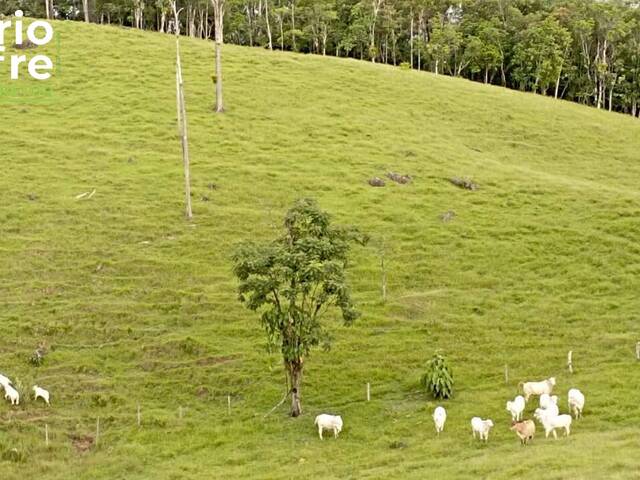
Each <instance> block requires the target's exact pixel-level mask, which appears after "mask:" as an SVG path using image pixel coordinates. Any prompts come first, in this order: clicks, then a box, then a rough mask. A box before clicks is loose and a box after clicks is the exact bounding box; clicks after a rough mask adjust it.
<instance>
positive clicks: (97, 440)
mask: <svg viewBox="0 0 640 480" xmlns="http://www.w3.org/2000/svg"><path fill="white" fill-rule="evenodd" d="M99 442H100V417H98V419H97V420H96V447H97V446H98V443H99Z"/></svg>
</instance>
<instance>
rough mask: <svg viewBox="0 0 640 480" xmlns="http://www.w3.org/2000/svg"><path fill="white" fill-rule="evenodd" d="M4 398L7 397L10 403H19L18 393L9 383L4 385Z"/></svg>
mask: <svg viewBox="0 0 640 480" xmlns="http://www.w3.org/2000/svg"><path fill="white" fill-rule="evenodd" d="M4 398H8V399H9V400H10V401H11V405H20V394H19V393H18V391H17V390H16V389H15V388H13V387H12V386H11V385H5V386H4Z"/></svg>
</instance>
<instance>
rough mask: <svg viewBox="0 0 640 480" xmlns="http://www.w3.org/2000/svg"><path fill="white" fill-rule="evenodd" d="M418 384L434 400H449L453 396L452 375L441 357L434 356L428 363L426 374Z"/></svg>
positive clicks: (445, 361)
mask: <svg viewBox="0 0 640 480" xmlns="http://www.w3.org/2000/svg"><path fill="white" fill-rule="evenodd" d="M420 383H421V384H422V386H424V387H425V388H426V389H427V391H428V392H429V393H430V394H431V395H433V397H434V398H436V399H439V398H442V399H446V398H451V396H452V395H453V373H451V369H450V368H449V365H447V360H446V359H445V358H444V357H443V356H442V355H439V354H435V355H434V356H433V358H432V359H431V360H430V361H429V365H428V368H427V373H425V374H424V375H423V376H422V378H421V379H420Z"/></svg>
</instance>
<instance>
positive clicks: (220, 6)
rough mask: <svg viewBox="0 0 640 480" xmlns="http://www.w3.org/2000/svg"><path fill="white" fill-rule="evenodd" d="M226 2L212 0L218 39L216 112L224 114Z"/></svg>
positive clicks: (223, 0)
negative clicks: (223, 74) (223, 57)
mask: <svg viewBox="0 0 640 480" xmlns="http://www.w3.org/2000/svg"><path fill="white" fill-rule="evenodd" d="M224 2H225V0H211V4H212V5H213V16H214V22H215V37H216V112H218V113H222V112H224V102H223V100H222V45H223V43H224V32H223V28H224Z"/></svg>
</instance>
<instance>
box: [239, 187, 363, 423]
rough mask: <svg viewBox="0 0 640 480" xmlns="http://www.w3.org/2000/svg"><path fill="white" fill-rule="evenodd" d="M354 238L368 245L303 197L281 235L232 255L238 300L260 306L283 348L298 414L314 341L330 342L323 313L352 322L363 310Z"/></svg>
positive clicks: (272, 341) (270, 336)
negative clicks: (350, 277)
mask: <svg viewBox="0 0 640 480" xmlns="http://www.w3.org/2000/svg"><path fill="white" fill-rule="evenodd" d="M352 242H356V243H359V244H361V245H364V244H365V243H366V242H367V237H366V236H364V235H362V234H361V233H360V232H358V230H357V229H355V228H352V227H340V226H335V225H332V224H331V219H330V216H329V215H328V214H327V213H326V212H323V211H322V210H321V209H320V207H319V206H318V204H317V203H316V201H315V200H312V199H303V200H299V201H297V202H296V203H295V204H294V205H293V207H292V208H291V209H290V210H289V211H288V212H287V214H286V216H285V219H284V234H283V235H282V236H280V237H279V238H277V239H276V240H274V241H271V242H266V243H255V242H246V243H242V244H240V245H239V246H238V247H237V249H236V251H235V253H234V255H233V262H234V274H235V275H236V276H237V277H238V279H239V280H240V285H239V287H238V292H239V300H240V301H241V302H242V303H243V304H244V305H245V306H246V307H247V308H248V309H250V310H253V311H260V312H261V323H262V326H263V327H264V329H265V331H266V334H267V340H268V345H269V348H270V349H274V348H279V349H280V351H281V352H282V358H283V360H284V367H285V373H286V377H287V390H288V393H287V394H290V395H291V416H293V417H297V416H298V415H300V413H301V412H302V407H301V385H302V372H303V367H304V359H305V357H307V356H308V355H309V352H310V351H311V349H312V348H313V347H316V346H318V345H320V344H322V345H323V347H324V348H325V349H328V348H329V346H330V340H331V338H330V336H329V334H328V332H327V331H326V329H325V327H324V325H323V324H322V322H321V319H322V317H323V315H324V314H325V313H326V312H327V310H329V309H330V308H331V307H337V308H338V309H339V310H340V311H341V313H342V318H343V320H344V323H345V324H347V325H349V324H351V323H353V321H354V320H356V318H357V317H358V316H359V313H358V312H357V311H356V309H355V307H354V304H353V302H352V300H351V295H350V291H349V287H348V285H347V280H346V275H345V270H346V268H347V264H348V255H349V251H350V247H351V244H352Z"/></svg>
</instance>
